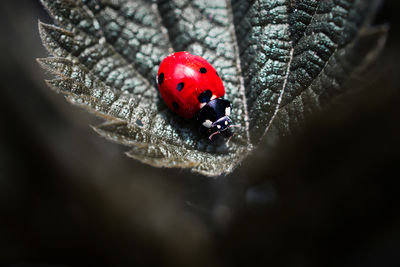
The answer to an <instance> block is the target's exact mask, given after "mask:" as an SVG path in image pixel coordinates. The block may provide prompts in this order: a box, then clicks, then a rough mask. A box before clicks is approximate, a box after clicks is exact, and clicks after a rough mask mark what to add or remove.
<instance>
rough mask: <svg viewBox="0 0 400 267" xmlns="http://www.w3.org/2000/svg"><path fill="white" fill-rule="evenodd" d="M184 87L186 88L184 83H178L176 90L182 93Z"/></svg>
mask: <svg viewBox="0 0 400 267" xmlns="http://www.w3.org/2000/svg"><path fill="white" fill-rule="evenodd" d="M183 86H185V84H184V83H178V85H177V86H176V89H177V90H178V91H179V92H180V91H182V89H183Z"/></svg>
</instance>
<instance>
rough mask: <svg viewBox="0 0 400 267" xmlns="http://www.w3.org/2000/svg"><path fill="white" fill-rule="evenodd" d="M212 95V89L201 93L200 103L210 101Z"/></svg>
mask: <svg viewBox="0 0 400 267" xmlns="http://www.w3.org/2000/svg"><path fill="white" fill-rule="evenodd" d="M211 97H212V92H211V91H210V90H206V91H204V92H203V93H201V94H199V96H198V97H197V99H198V100H199V102H200V103H207V102H210V99H211Z"/></svg>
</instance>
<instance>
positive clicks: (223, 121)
mask: <svg viewBox="0 0 400 267" xmlns="http://www.w3.org/2000/svg"><path fill="white" fill-rule="evenodd" d="M231 109H232V105H231V103H230V102H229V101H228V100H225V99H223V98H216V99H213V100H211V101H210V102H208V103H207V104H205V105H204V106H203V107H202V108H201V109H200V111H199V113H198V115H197V121H198V122H199V124H200V128H201V131H203V132H208V133H209V134H210V136H209V139H210V140H211V138H212V137H213V136H214V135H216V134H220V133H222V132H224V131H226V130H227V129H229V128H230V127H232V120H231V119H230V118H229V115H230V113H231Z"/></svg>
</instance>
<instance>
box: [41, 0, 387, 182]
mask: <svg viewBox="0 0 400 267" xmlns="http://www.w3.org/2000/svg"><path fill="white" fill-rule="evenodd" d="M378 2H379V1H376V0H355V1H351V0H348V1H345V0H335V1H331V0H325V1H323V0H321V1H311V0H304V1H294V0H269V1H268V0H264V1H261V0H260V1H254V0H247V1H245V0H235V1H234V0H232V1H228V0H216V1H206V0H192V1H188V0H187V1H183V0H171V1H167V0H159V1H145V0H137V1H134V0H113V1H111V0H80V1H71V0H52V1H50V0H42V3H43V5H44V6H45V7H46V8H47V10H49V12H50V13H51V14H52V15H53V17H54V19H55V21H56V23H57V24H58V26H53V25H48V24H44V23H39V30H40V34H41V37H42V40H43V43H44V45H45V46H46V48H47V49H48V51H49V52H50V53H51V54H52V55H53V56H54V57H50V58H46V59H39V60H38V61H39V63H40V64H41V65H42V67H43V68H45V69H46V70H48V71H50V72H51V73H53V74H55V75H56V76H57V78H56V79H54V80H50V81H48V84H49V85H50V87H51V88H53V89H55V90H56V91H58V92H61V93H63V94H65V95H66V98H67V100H68V101H70V102H71V103H73V104H75V105H79V106H82V107H83V108H86V109H87V110H89V111H90V112H93V113H95V114H96V115H98V116H101V117H103V118H104V119H105V123H104V124H102V125H99V126H96V127H94V129H95V130H96V131H97V132H98V133H99V134H100V135H102V136H104V137H106V138H108V139H110V140H112V141H115V142H117V143H121V144H124V145H126V146H128V147H130V151H129V152H127V155H128V156H130V157H132V158H135V159H138V160H140V161H142V162H145V163H148V164H151V165H153V166H157V167H180V168H190V169H192V170H193V171H195V172H199V173H202V174H204V175H208V176H218V175H221V174H223V173H225V174H227V173H230V172H232V171H233V169H234V168H235V167H236V166H237V165H238V164H239V163H240V162H241V161H242V160H243V159H244V158H245V157H246V156H247V155H248V154H249V153H250V152H251V151H252V150H253V149H254V148H255V147H256V146H257V145H258V144H259V142H260V141H261V139H262V138H263V137H264V136H265V135H266V133H268V136H267V138H272V137H273V136H276V135H277V136H281V135H286V134H288V133H290V132H291V131H292V130H293V128H294V127H297V126H299V125H301V123H302V122H303V121H304V120H305V118H306V116H307V115H309V114H311V113H312V112H314V111H315V110H316V109H319V108H321V107H323V106H325V105H326V104H328V103H329V101H330V99H332V98H333V97H335V96H337V95H340V94H341V93H343V90H342V88H343V85H344V84H345V83H346V82H347V81H348V80H349V78H351V77H352V76H353V75H354V74H356V73H358V71H359V69H360V68H361V67H363V66H365V65H366V63H367V62H369V61H370V60H372V59H373V57H374V56H376V55H377V53H378V52H379V50H380V49H381V48H382V46H383V43H384V40H385V38H386V33H387V29H386V28H378V29H374V30H371V29H370V26H369V24H370V19H371V17H372V16H373V14H374V10H375V9H376V5H377V3H378ZM181 50H186V51H189V52H191V53H193V54H196V55H200V56H203V57H204V58H206V59H207V60H208V61H209V62H210V63H211V64H213V66H214V67H215V68H216V69H217V70H218V72H219V73H220V76H221V77H222V79H223V82H224V85H225V87H226V98H227V99H229V100H230V101H231V102H232V104H233V107H234V110H233V114H232V119H233V121H234V123H235V124H238V125H240V127H238V128H235V133H234V135H233V136H232V138H231V139H229V140H223V139H222V138H220V139H218V140H217V141H216V142H210V141H209V140H208V139H207V137H204V136H202V135H200V134H199V133H198V131H197V129H196V126H195V124H194V123H193V122H191V121H187V120H185V119H182V118H180V117H178V116H177V115H175V114H173V112H171V111H170V110H169V109H168V108H167V107H166V105H165V104H164V103H163V101H162V100H161V99H160V96H159V94H158V91H157V87H156V84H155V77H156V73H157V70H158V65H159V63H160V62H161V60H162V59H163V58H164V57H165V56H167V55H168V54H169V53H171V52H172V51H181Z"/></svg>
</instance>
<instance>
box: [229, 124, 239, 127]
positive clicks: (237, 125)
mask: <svg viewBox="0 0 400 267" xmlns="http://www.w3.org/2000/svg"><path fill="white" fill-rule="evenodd" d="M231 127H240V125H239V124H235V125H229V126H228V128H231Z"/></svg>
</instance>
